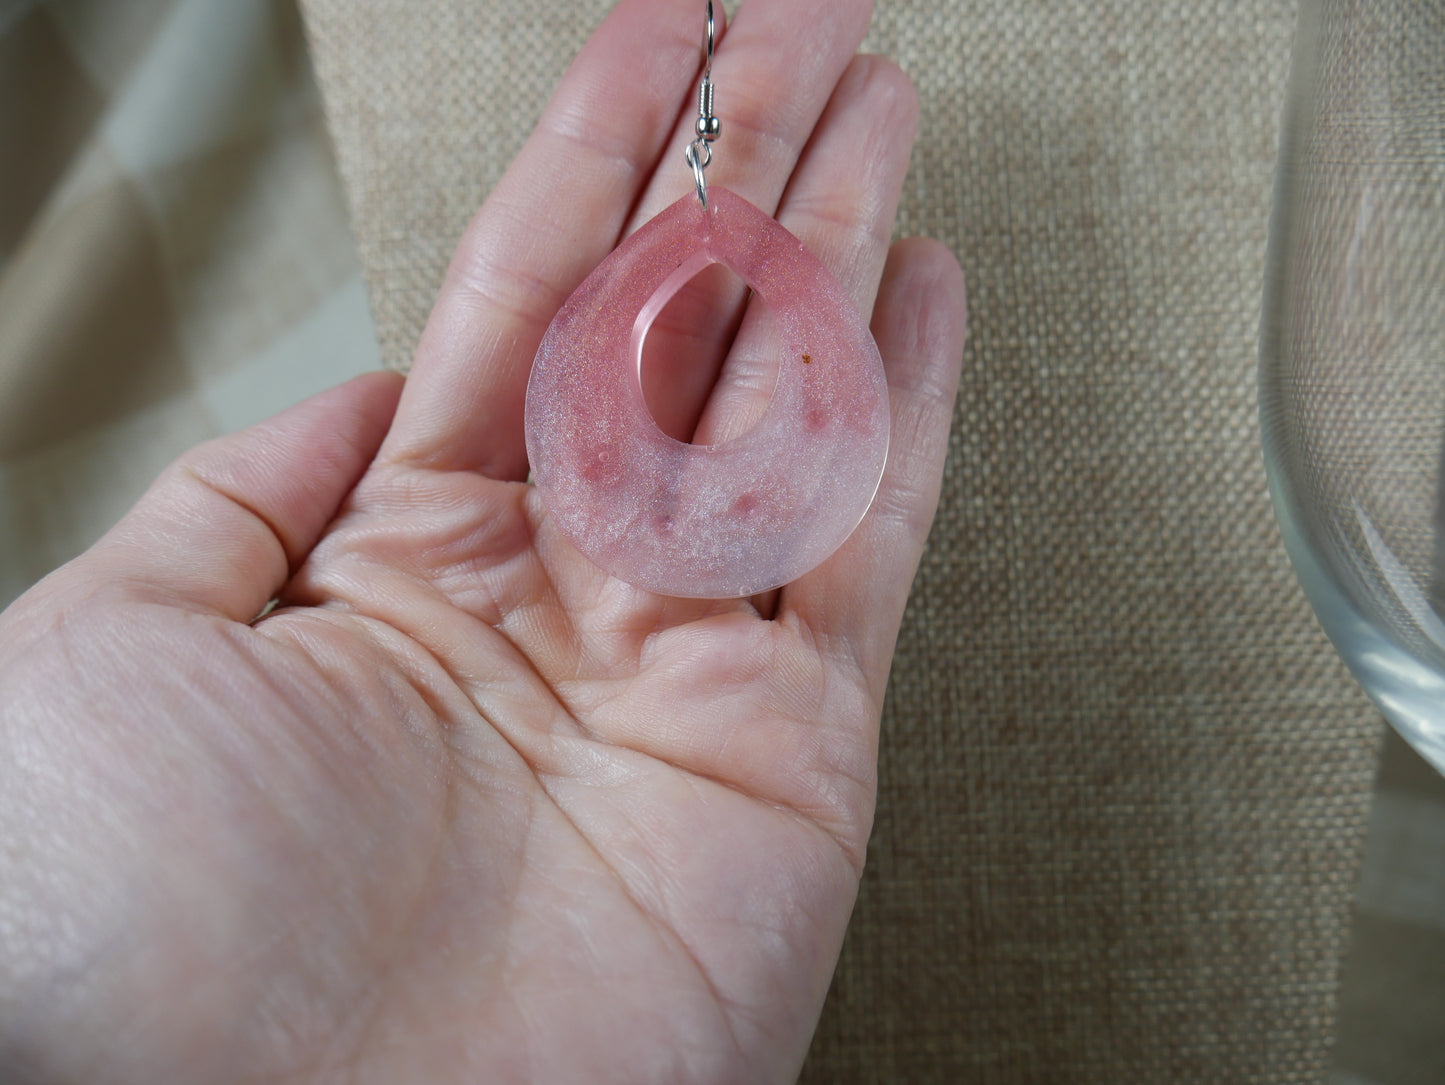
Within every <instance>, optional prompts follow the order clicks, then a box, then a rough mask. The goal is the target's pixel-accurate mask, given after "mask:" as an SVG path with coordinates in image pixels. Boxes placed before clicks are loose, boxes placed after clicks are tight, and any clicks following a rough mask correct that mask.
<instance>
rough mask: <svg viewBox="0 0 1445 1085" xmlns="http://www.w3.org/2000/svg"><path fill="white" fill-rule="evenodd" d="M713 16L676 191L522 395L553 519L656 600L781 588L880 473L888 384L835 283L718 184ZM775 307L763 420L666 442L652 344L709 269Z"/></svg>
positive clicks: (576, 297)
mask: <svg viewBox="0 0 1445 1085" xmlns="http://www.w3.org/2000/svg"><path fill="white" fill-rule="evenodd" d="M712 46H713V14H712V4H711V3H708V5H707V47H706V58H707V59H706V65H705V67H704V71H703V78H702V88H701V93H700V97H699V113H700V116H699V118H698V121H697V126H696V131H697V138H696V139H694V140H693V141H692V142H691V143H689V144H688V147H687V150H686V152H685V154H686V159H687V163H688V165H689V166H690V167H691V168H692V173H693V181H694V185H695V187H696V190H697V192H696V197H694V196H693V195H692V194H689V195H687V196H684V197H683V198H682V199H680V200H678V201H677V202H676V203H674V204H673V205H672V206H671V207H668V208H667V209H666V210H664V211H663V212H661V213H660V214H659V215H658V216H657V217H656V218H654V219H652V220H651V221H650V222H648V223H646V224H645V225H644V226H642V227H641V228H640V229H639V230H637V232H636V233H634V234H633V235H632V236H631V237H629V238H627V239H626V240H625V241H623V242H622V244H621V245H619V246H618V247H617V248H616V249H615V250H614V251H613V252H612V253H611V255H609V256H608V257H607V258H606V259H604V260H603V261H602V263H600V264H599V265H598V266H597V268H596V270H594V271H593V272H592V274H591V275H589V276H588V277H587V279H586V280H585V281H583V283H582V285H581V286H579V287H578V288H577V290H576V292H575V293H573V294H572V296H571V297H570V298H568V299H567V301H566V302H565V303H564V304H563V306H562V308H561V309H560V310H559V311H558V313H557V316H556V318H555V319H554V320H553V321H552V324H551V326H550V327H549V328H548V329H547V333H546V335H545V336H544V337H543V340H542V344H541V347H540V349H539V350H538V352H537V357H536V361H535V362H534V363H533V366H532V375H531V379H530V381H529V382H528V385H527V401H526V420H525V421H526V436H527V455H528V457H529V460H530V463H531V467H532V474H533V478H534V479H535V481H536V485H537V490H538V493H539V495H540V497H541V498H542V501H543V504H544V505H545V507H546V509H547V513H548V516H549V517H550V518H551V520H552V522H553V523H554V524H555V525H556V526H557V527H558V528H560V529H561V530H562V532H563V534H565V535H566V536H567V538H568V539H570V540H571V542H572V543H573V544H574V545H575V546H576V547H577V548H578V549H579V550H580V551H582V553H583V554H585V555H586V556H587V557H588V558H590V559H591V560H592V561H593V562H594V563H596V564H597V565H598V566H600V567H601V568H602V569H604V570H606V571H607V572H608V573H611V574H612V575H614V576H617V577H619V578H621V579H623V580H626V581H628V582H629V583H631V584H635V585H637V586H638V587H642V588H646V589H647V590H649V591H653V592H657V593H659V594H662V595H674V596H690V597H702V598H730V597H736V596H745V595H754V594H757V593H758V592H762V591H767V590H768V589H770V588H776V587H780V586H781V585H783V584H787V583H789V582H790V581H793V580H795V579H797V578H798V577H800V576H802V575H803V574H804V573H806V572H808V571H810V570H812V569H814V568H815V567H817V566H818V565H819V564H820V563H822V562H823V561H824V560H826V559H827V558H828V557H829V556H830V555H831V554H832V553H833V552H834V551H835V550H837V549H838V547H839V546H841V545H842V544H843V542H844V540H846V539H847V538H848V536H849V535H850V534H852V532H853V529H854V528H855V527H857V526H858V522H859V521H860V520H861V519H862V518H863V514H864V513H865V512H867V510H868V506H869V505H870V504H871V503H872V501H873V496H874V494H875V493H876V492H877V490H878V483H879V481H880V480H881V478H882V476H883V464H884V460H885V459H886V457H887V453H888V385H887V382H886V380H885V378H884V375H883V363H882V360H881V359H880V358H879V355H878V347H877V345H876V344H875V343H874V342H873V337H872V336H871V335H870V334H869V332H868V328H867V325H866V324H865V323H864V322H863V319H862V317H861V316H859V314H858V310H857V309H856V308H855V306H854V305H853V301H852V299H851V298H850V297H849V296H848V294H847V292H846V291H845V290H844V289H843V287H842V285H841V284H840V283H838V281H837V280H836V279H834V278H833V276H832V275H830V274H829V273H828V271H827V269H826V268H824V267H823V265H822V263H821V262H819V260H818V259H817V258H816V257H815V256H813V254H812V253H810V252H809V251H808V250H807V249H806V248H805V247H804V246H803V243H802V242H801V241H799V240H798V239H797V238H796V237H794V236H793V235H792V234H791V233H789V232H788V231H787V230H786V229H784V228H783V227H782V226H780V225H779V224H778V223H777V222H775V221H774V220H773V219H772V218H770V217H769V216H767V215H765V214H764V213H763V212H761V211H759V210H758V209H757V208H756V207H754V206H753V205H752V204H750V203H749V202H748V201H747V200H745V199H743V198H742V197H741V196H738V195H736V194H735V193H732V192H730V191H728V190H727V189H725V188H719V187H714V188H711V189H709V188H708V186H707V181H706V178H705V177H704V174H703V171H704V170H705V169H706V168H707V166H708V165H709V163H710V162H711V160H712V148H711V144H712V141H713V140H714V139H716V138H717V136H718V134H719V131H720V125H719V122H718V120H717V118H716V117H715V116H714V115H713V83H712ZM714 263H717V264H722V265H724V266H726V267H728V268H730V269H731V270H732V271H733V272H735V273H736V274H737V275H738V276H739V277H741V278H742V279H743V280H744V281H745V282H746V283H747V284H748V286H750V287H751V288H752V290H753V292H754V294H755V295H756V297H757V299H760V300H761V302H762V303H763V304H765V305H766V306H768V308H769V309H770V310H771V311H772V313H773V315H774V317H775V320H776V326H777V328H778V331H779V333H780V335H779V343H780V345H779V350H780V351H781V354H780V357H779V365H778V376H777V385H776V387H775V389H774V391H773V395H772V399H771V401H770V402H769V403H768V406H767V409H766V412H765V413H764V414H763V416H762V419H761V421H760V422H759V423H758V424H757V425H756V426H755V427H754V428H753V429H751V430H749V431H748V432H747V433H746V434H744V435H742V436H740V437H738V438H737V439H735V440H732V441H728V442H726V443H724V444H720V445H692V444H685V443H683V442H681V441H678V440H675V439H674V438H672V437H670V436H668V435H667V434H665V433H663V432H662V430H661V429H660V428H659V427H658V425H657V423H656V421H655V420H654V419H653V417H652V414H651V412H650V411H649V410H648V407H647V404H646V402H645V401H644V399H643V392H642V382H641V365H642V346H643V340H644V339H645V338H646V336H647V332H648V329H649V328H650V327H651V325H652V322H653V320H654V319H655V318H656V317H657V315H658V313H660V312H661V311H662V309H663V307H664V306H666V304H667V303H668V301H669V300H671V298H672V296H673V295H674V294H675V293H676V292H677V291H678V290H679V289H680V288H681V287H682V286H683V285H684V284H686V283H687V282H688V280H690V279H691V278H692V277H693V276H695V275H696V274H697V273H698V272H699V271H701V270H702V269H703V268H705V267H707V266H708V265H710V264H714Z"/></svg>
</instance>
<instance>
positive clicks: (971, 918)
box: [303, 0, 1378, 1082]
mask: <svg viewBox="0 0 1445 1085" xmlns="http://www.w3.org/2000/svg"><path fill="white" fill-rule="evenodd" d="M680 2H683V0H680ZM749 2H765V0H749ZM606 6H607V5H606V4H605V3H604V2H601V0H594V2H588V3H580V4H568V5H542V6H537V5H533V4H531V3H529V2H524V0H503V2H497V3H476V2H474V0H445V2H440V3H435V4H430V5H427V6H425V7H422V8H419V7H417V6H416V5H412V4H409V3H406V2H404V0H361V2H356V0H305V2H304V3H303V10H304V11H305V12H306V14H307V19H308V27H309V30H310V32H311V35H312V42H313V50H314V54H315V57H316V62H317V67H318V71H319V74H320V76H321V81H322V86H323V90H324V92H325V96H326V99H327V106H328V113H329V116H330V120H331V123H332V131H333V135H334V138H335V141H336V144H337V150H338V155H339V162H340V166H341V171H342V176H343V178H344V179H345V182H346V186H347V192H348V195H349V197H350V200H351V206H352V212H353V216H354V223H355V228H356V233H357V240H358V245H359V247H360V252H361V256H362V262H363V265H364V267H365V269H366V276H367V283H368V286H369V289H370V296H371V299H372V305H373V311H374V313H375V316H376V319H377V324H378V332H379V336H380V340H381V343H382V346H383V351H384V354H385V357H386V359H387V362H388V363H389V364H393V365H398V366H404V365H405V363H406V361H407V358H408V356H409V353H410V351H411V348H412V345H413V343H414V342H415V340H416V337H417V333H418V330H419V328H420V326H421V323H422V321H423V319H424V317H425V314H426V311H427V308H428V306H429V304H430V299H431V296H432V294H433V293H434V291H435V288H436V285H437V283H438V281H439V278H440V274H441V269H442V267H443V263H444V259H445V256H446V254H447V252H448V251H449V249H450V247H451V244H452V242H453V240H454V239H455V237H456V235H457V234H458V232H459V231H460V229H461V227H462V225H463V224H464V222H465V221H466V219H467V217H468V216H469V215H470V214H471V212H472V211H473V209H474V208H475V207H476V205H477V204H478V202H479V201H480V200H481V199H482V198H483V197H484V196H485V194H486V192H487V190H488V189H489V187H490V186H491V185H492V183H493V182H494V181H495V180H496V179H497V177H498V176H499V175H500V172H501V171H502V169H503V168H504V167H505V165H506V163H507V162H508V160H509V159H510V158H511V156H512V154H513V153H514V152H515V150H516V149H517V147H518V145H519V144H520V141H521V140H522V138H523V136H524V135H525V133H526V131H527V129H528V127H529V125H530V123H531V122H532V121H533V120H534V118H535V117H536V114H537V113H538V111H539V110H540V108H541V106H542V104H543V102H544V101H545V99H546V97H547V95H548V93H549V92H550V89H551V88H552V86H553V85H554V84H555V82H556V80H557V77H558V76H559V75H560V74H561V72H562V70H563V68H564V66H565V65H566V63H567V61H568V59H569V58H570V57H571V55H572V54H573V52H574V51H575V49H576V47H577V46H578V45H579V44H580V43H581V41H582V40H583V39H584V37H585V35H586V32H587V31H588V29H589V28H590V27H591V26H592V25H594V24H595V23H596V22H597V21H598V20H599V19H600V17H601V15H602V14H603V12H604V10H605V8H606ZM825 10H826V8H825V5H820V12H822V11H825ZM1293 14H1294V12H1293V7H1292V5H1291V4H1289V3H1285V2H1277V0H1250V2H1240V3H1237V4H1224V5H1198V4H1192V3H1185V2H1167V3H1163V4H1157V5H1142V4H1133V3H1126V2H1123V0H1104V2H1101V3H1097V4H1092V5H1085V6H1080V5H1056V4H1045V3H1019V2H1017V0H994V2H978V3H970V4H950V3H946V2H944V0H896V2H884V3H881V4H880V5H879V10H878V12H877V15H876V18H875V29H874V33H873V35H872V38H871V42H870V44H871V47H872V48H874V49H878V50H881V51H884V52H887V53H889V54H890V55H892V56H893V57H895V58H896V59H897V60H898V61H899V62H900V63H901V64H902V65H903V66H904V68H906V69H907V70H908V71H909V72H910V73H911V74H912V76H913V77H914V79H915V81H916V82H917V83H918V86H919V89H920V91H921V93H922V98H923V103H924V117H923V128H922V135H921V139H920V142H919V149H918V152H917V155H916V159H915V162H914V166H913V171H912V173H911V175H910V177H909V181H908V185H907V188H906V191H905V195H904V203H903V208H902V210H901V212H900V230H901V232H903V233H915V232H917V233H928V234H932V235H934V236H937V237H940V238H942V239H943V240H944V241H946V242H948V243H949V244H950V245H952V246H953V247H954V249H955V250H956V251H957V252H958V253H959V255H960V257H961V259H962V261H963V263H964V266H965V269H966V271H967V272H968V274H969V278H970V286H971V296H972V306H971V307H972V313H973V324H972V330H971V339H970V345H969V349H968V353H967V356H966V359H965V371H964V380H963V388H962V392H961V394H960V397H959V404H958V417H957V425H956V427H955V432H954V439H953V445H952V455H951V457H950V459H949V464H948V469H947V476H946V487H945V494H944V503H943V507H942V510H941V512H940V515H939V519H938V522H937V525H936V527H935V529H934V535H933V538H932V542H931V545H930V549H929V552H928V554H927V556H926V557H925V559H924V563H923V568H922V571H921V574H920V578H919V581H918V584H917V585H916V588H915V593H914V599H913V606H912V609H911V611H910V614H909V617H908V620H907V622H906V624H905V627H904V630H903V635H902V640H901V643H900V650H899V656H898V660H897V664H896V667H895V674H894V683H893V688H892V696H891V700H890V704H889V709H888V713H887V717H886V719H885V724H884V743H883V750H882V765H881V772H882V791H881V795H880V803H879V812H878V821H877V827H876V830H875V834H874V840H873V846H872V849H871V852H870V863H869V867H868V873H867V876H866V878H865V881H864V885H863V890H862V895H861V897H860V900H859V904H858V909H857V913H856V915H855V919H854V924H853V927H852V929H851V932H850V936H849V941H848V945H847V948H846V950H845V953H844V956H843V961H842V964H841V966H840V969H839V972H838V976H837V979H836V982H835V984H834V989H833V992H832V996H831V998H830V1001H829V1004H828V1007H827V1009H826V1011H825V1013H824V1017H823V1021H822V1024H821V1027H820V1030H819V1033H818V1037H817V1041H816V1043H815V1045H814V1050H813V1053H812V1056H811V1059H810V1062H809V1065H808V1068H807V1070H806V1072H805V1075H804V1076H805V1079H806V1080H809V1081H820V1082H821V1081H854V1080H856V1081H924V1080H927V1081H940V1082H943V1081H960V1080H987V1081H1044V1080H1047V1081H1201V1082H1206V1081H1207V1082H1219V1081H1244V1080H1258V1081H1302V1082H1303V1081H1317V1080H1319V1079H1320V1077H1321V1075H1322V1073H1323V1067H1324V1062H1325V1058H1326V1046H1327V1036H1328V1035H1329V1032H1330V1023H1331V1019H1332V1014H1333V1008H1334V990H1335V979H1336V969H1337V962H1338V959H1339V955H1340V952H1341V950H1342V948H1343V944H1344V932H1345V921H1346V912H1347V904H1348V900H1349V895H1350V891H1351V888H1352V886H1353V884H1354V880H1355V876H1356V871H1357V869H1358V860H1359V853H1360V845H1361V841H1362V837H1363V831H1364V823H1365V815H1366V810H1367V805H1368V795H1369V788H1370V782H1371V777H1372V772H1373V769H1374V764H1375V753H1374V748H1375V743H1376V740H1377V738H1378V730H1377V728H1378V722H1377V718H1376V716H1375V715H1374V713H1373V712H1372V711H1371V710H1370V709H1369V708H1368V706H1367V704H1366V702H1365V700H1364V698H1363V696H1362V695H1361V694H1360V693H1359V691H1358V690H1357V689H1356V688H1355V687H1354V686H1353V685H1352V684H1351V683H1350V681H1349V680H1348V678H1347V677H1346V675H1345V673H1344V670H1343V668H1342V666H1341V665H1340V664H1339V662H1338V661H1337V660H1336V659H1335V657H1334V656H1333V654H1332V653H1331V652H1330V651H1329V649H1328V647H1327V646H1326V645H1325V643H1324V641H1323V639H1322V637H1321V634H1320V632H1319V630H1318V628H1317V626H1316V625H1315V624H1314V622H1313V620H1312V618H1311V617H1310V616H1309V614H1308V612H1307V610H1306V607H1305V605H1304V602H1303V600H1302V598H1301V595H1300V593H1299V590H1298V588H1297V586H1296V585H1295V583H1294V580H1293V577H1292V574H1291V572H1290V569H1289V566H1288V563H1287V561H1286V559H1285V557H1284V555H1283V553H1282V551H1281V548H1280V545H1279V542H1278V536H1277V530H1276V528H1275V526H1274V524H1273V521H1272V517H1271V514H1270V509H1269V504H1268V499H1267V496H1266V490H1265V482H1264V476H1263V470H1262V466H1261V460H1260V451H1259V447H1258V443H1257V438H1256V421H1255V395H1254V365H1255V351H1256V332H1257V326H1258V321H1259V304H1260V286H1261V282H1262V261H1263V256H1264V242H1265V227H1266V219H1267V213H1268V209H1269V196H1270V183H1271V173H1272V168H1273V164H1274V155H1275V137H1276V118H1277V115H1278V110H1279V107H1280V103H1281V101H1282V98H1283V89H1284V81H1285V76H1286V73H1287V67H1288V55H1289V45H1290V36H1291V30H1292V25H1293ZM800 48H806V43H800ZM723 121H724V125H726V117H725V116H724V118H723ZM685 183H686V178H685V175H684V174H683V173H682V170H681V167H680V170H679V190H680V191H681V190H682V188H683V186H684V185H685Z"/></svg>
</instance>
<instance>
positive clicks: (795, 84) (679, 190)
mask: <svg viewBox="0 0 1445 1085" xmlns="http://www.w3.org/2000/svg"><path fill="white" fill-rule="evenodd" d="M872 7H873V5H872V4H871V3H870V2H869V0H828V2H827V3H819V2H818V0H774V2H773V3H768V4H744V5H743V6H742V7H741V8H740V9H739V10H738V14H737V16H736V18H735V19H734V20H733V22H732V25H731V26H729V27H728V32H727V37H726V39H724V40H721V41H720V42H719V43H718V46H717V51H716V56H715V57H714V60H713V66H712V82H713V86H714V87H715V88H716V92H715V93H716V97H715V101H714V105H715V110H714V112H715V113H716V114H717V116H718V118H719V120H720V121H721V123H722V134H721V135H720V136H719V137H718V141H717V142H716V143H715V144H713V162H712V165H711V166H709V167H708V170H707V182H708V184H710V185H713V184H717V185H722V186H724V187H725V188H730V189H732V190H733V191H734V192H736V193H737V194H738V195H739V196H742V197H744V198H745V199H747V200H749V201H751V202H752V203H753V204H754V205H755V206H757V207H760V208H762V209H763V210H764V211H766V212H768V213H769V214H772V213H773V212H774V211H776V210H777V206H778V200H779V199H780V198H781V197H782V194H783V190H784V189H785V188H786V187H787V184H788V179H789V178H790V177H791V176H792V174H793V168H794V166H796V165H797V162H798V158H799V157H800V156H801V155H802V153H803V148H804V147H806V146H807V144H808V141H809V139H810V138H811V137H812V134H813V129H814V127H816V125H817V123H818V118H819V117H821V116H822V115H823V111H824V109H826V108H827V105H828V100H829V99H830V98H831V97H832V96H833V88H834V87H836V86H837V85H838V80H839V79H840V78H841V77H842V75H843V72H844V71H845V70H846V69H847V67H848V64H849V62H850V61H852V59H853V56H854V54H856V53H857V52H858V46H859V45H860V44H861V43H862V41H863V35H864V34H866V33H867V31H868V22H869V19H870V18H871V16H872ZM694 48H696V45H694ZM695 85H696V80H694V83H693V84H692V85H691V86H690V87H689V91H690V93H689V95H688V97H687V99H686V100H685V101H684V102H683V103H682V107H681V109H679V110H678V112H677V114H676V120H675V122H674V123H673V127H672V133H671V135H670V136H669V138H668V142H667V148H668V156H669V157H667V158H664V159H663V161H662V162H661V164H660V168H659V169H658V170H657V171H656V172H655V173H654V174H653V175H652V177H651V180H650V182H649V184H648V185H647V188H646V190H645V192H644V193H643V195H642V198H641V200H640V201H639V202H638V204H637V207H636V208H635V209H634V213H633V215H632V218H631V221H630V223H629V224H628V232H631V231H632V230H635V229H637V227H639V226H641V225H642V224H643V223H644V222H646V221H647V220H648V219H650V218H652V217H653V216H654V215H656V214H657V213H658V212H659V211H661V210H662V209H663V208H665V207H667V206H668V205H669V204H671V203H672V202H673V201H674V200H676V199H678V197H680V196H683V195H686V194H687V193H689V192H691V191H693V177H692V171H691V170H690V169H688V168H687V166H686V164H685V163H684V162H683V158H682V151H683V148H684V147H686V146H687V144H688V143H690V142H691V141H692V139H693V138H694V135H695V132H694V128H693V126H694V125H695V124H696V123H697V95H696V93H692V91H694V90H695ZM674 155H675V156H676V158H675V161H676V167H675V168H674V165H673V161H674V160H673V157H672V156H674Z"/></svg>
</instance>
